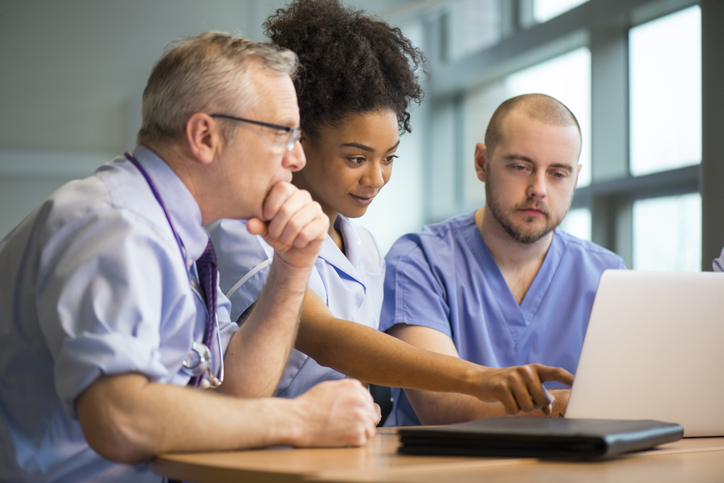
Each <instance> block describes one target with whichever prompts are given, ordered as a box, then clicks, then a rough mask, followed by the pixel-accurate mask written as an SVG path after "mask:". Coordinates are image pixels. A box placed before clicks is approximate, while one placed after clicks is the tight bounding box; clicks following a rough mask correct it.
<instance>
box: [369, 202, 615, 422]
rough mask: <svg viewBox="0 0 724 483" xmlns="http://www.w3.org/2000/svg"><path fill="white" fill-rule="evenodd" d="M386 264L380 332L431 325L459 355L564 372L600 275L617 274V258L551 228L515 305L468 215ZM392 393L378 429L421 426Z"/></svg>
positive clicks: (422, 236)
mask: <svg viewBox="0 0 724 483" xmlns="http://www.w3.org/2000/svg"><path fill="white" fill-rule="evenodd" d="M386 262H387V275H386V278H385V298H384V304H383V308H382V314H381V317H380V330H387V329H389V328H390V327H392V326H393V325H395V324H412V325H420V326H425V327H430V328H433V329H436V330H439V331H440V332H442V333H444V334H445V335H447V336H448V337H450V338H451V339H452V340H453V342H454V344H455V347H456V348H457V351H458V353H459V354H460V357H461V358H463V359H466V360H469V361H472V362H475V363H477V364H482V365H484V366H489V367H506V366H514V365H521V364H529V363H534V362H537V363H540V364H545V365H551V366H559V367H563V368H565V369H567V370H568V371H570V372H572V373H573V372H575V369H576V365H577V364H578V357H579V355H580V351H581V347H582V344H583V337H584V335H585V333H586V328H587V326H588V319H589V316H590V314H591V308H592V306H593V299H594V296H595V294H596V288H597V287H598V280H599V278H600V277H601V274H602V273H603V271H604V270H606V269H624V268H625V265H624V263H623V260H622V259H621V258H620V257H619V256H618V255H616V254H614V253H612V252H610V251H608V250H606V249H604V248H602V247H600V246H598V245H595V244H593V243H591V242H587V241H584V240H579V239H578V238H575V237H573V236H571V235H569V234H567V233H564V232H561V231H558V230H557V231H556V232H555V234H554V236H553V240H552V242H551V245H550V248H549V249H548V253H547V254H546V257H545V259H544V261H543V264H542V265H541V267H540V269H539V271H538V274H537V275H536V277H535V279H534V280H533V283H532V284H531V286H530V288H529V289H528V292H527V293H526V295H525V297H524V298H523V300H522V302H521V304H520V305H518V303H517V301H516V300H515V297H514V296H513V294H512V292H511V291H510V289H509V288H508V285H507V283H506V281H505V279H504V278H503V275H502V273H501V272H500V270H499V269H498V266H497V264H496V263H495V260H494V259H493V257H492V255H491V254H490V251H489V250H488V248H487V246H486V245H485V243H484V242H483V239H482V237H481V236H480V232H479V230H478V228H477V226H476V224H475V219H474V213H470V214H466V215H462V216H458V217H455V218H451V219H449V220H447V221H445V222H443V223H439V224H436V225H429V226H426V227H425V228H424V229H423V231H422V232H421V233H419V234H410V235H405V236H403V237H402V238H400V239H399V240H398V241H397V242H395V244H394V245H393V247H392V249H391V250H390V253H388V255H387V257H386ZM546 386H547V387H550V388H555V387H562V386H561V385H560V384H559V383H548V384H546ZM393 397H394V399H395V403H394V407H393V411H392V414H391V415H390V417H389V418H388V420H387V423H386V424H387V425H390V426H408V425H418V424H420V422H419V420H418V419H417V416H415V413H414V411H413V410H412V407H411V406H410V403H409V401H408V400H407V398H406V396H405V394H404V391H401V390H399V389H394V390H393Z"/></svg>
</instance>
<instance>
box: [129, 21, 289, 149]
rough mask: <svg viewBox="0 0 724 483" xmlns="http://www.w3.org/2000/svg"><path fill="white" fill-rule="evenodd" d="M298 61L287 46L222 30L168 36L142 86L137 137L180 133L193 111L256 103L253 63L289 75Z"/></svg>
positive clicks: (160, 138)
mask: <svg viewBox="0 0 724 483" xmlns="http://www.w3.org/2000/svg"><path fill="white" fill-rule="evenodd" d="M297 66H298V61H297V56H296V54H294V52H292V51H290V50H287V49H283V48H281V47H278V46H276V45H274V44H271V43H269V42H255V41H253V40H249V39H245V38H242V37H239V36H235V35H231V34H227V33H223V32H206V33H203V34H199V35H192V36H190V37H187V38H185V39H182V40H179V41H176V42H172V43H171V44H169V45H168V46H167V47H166V50H165V52H164V55H163V56H162V57H161V59H159V61H158V62H157V63H156V65H155V66H154V68H153V71H151V75H150V76H149V78H148V83H147V84H146V89H145V90H144V91H143V104H142V108H141V110H142V113H143V124H142V126H141V130H140V131H139V132H138V139H139V142H141V141H142V140H144V141H171V140H176V139H179V138H180V137H182V136H183V135H184V133H185V131H186V123H187V122H188V120H189V118H190V117H191V116H192V115H193V114H195V113H197V112H206V113H208V114H211V113H214V112H226V111H229V110H230V111H231V114H234V115H240V113H243V112H244V111H246V110H248V109H251V108H253V107H254V105H255V98H256V95H255V94H256V92H255V89H254V84H253V82H252V79H251V76H250V75H249V74H250V71H252V70H253V69H252V68H253V67H256V68H260V69H261V70H262V71H264V72H265V73H266V74H269V75H273V76H282V75H288V76H290V77H293V76H294V75H295V73H296V71H297ZM226 130H227V131H228V130H230V129H228V128H227V129H226ZM224 135H228V132H226V131H224Z"/></svg>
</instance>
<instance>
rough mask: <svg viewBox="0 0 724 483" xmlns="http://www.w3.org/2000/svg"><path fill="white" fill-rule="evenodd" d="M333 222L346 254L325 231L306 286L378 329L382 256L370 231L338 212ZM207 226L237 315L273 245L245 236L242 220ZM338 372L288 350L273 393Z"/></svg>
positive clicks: (296, 390) (290, 392)
mask: <svg viewBox="0 0 724 483" xmlns="http://www.w3.org/2000/svg"><path fill="white" fill-rule="evenodd" d="M335 224H336V228H337V229H338V230H339V231H340V233H341V234H342V239H343V240H344V247H345V252H346V256H345V253H342V252H341V251H340V249H339V248H338V247H337V245H335V243H334V242H333V241H332V238H331V237H329V235H327V239H326V240H325V241H324V243H323V245H322V248H321V249H320V252H319V258H318V259H317V261H316V263H315V265H314V270H312V273H311V276H310V278H309V287H310V288H311V289H312V290H314V292H315V293H316V294H317V295H319V297H320V298H321V299H322V301H324V303H326V304H327V307H329V309H330V311H331V312H332V314H333V315H334V316H335V317H337V318H341V319H345V320H350V321H352V322H357V323H359V324H363V325H366V326H368V327H373V328H377V326H378V323H379V317H380V308H381V305H382V291H383V283H384V276H385V262H384V258H383V257H382V254H381V253H380V249H379V247H378V246H377V243H376V242H375V240H374V238H373V237H372V235H371V234H370V233H369V231H367V230H366V229H364V228H362V227H361V226H359V225H356V224H354V223H352V222H351V221H350V220H349V219H347V218H345V217H344V216H342V215H339V216H338V217H337V220H336V222H335ZM208 229H209V233H210V234H211V240H212V241H213V243H214V247H216V254H217V257H218V260H219V273H220V277H219V278H220V284H221V288H222V290H223V291H224V292H225V293H226V295H227V296H228V297H229V299H231V317H232V320H238V318H239V317H240V316H241V315H242V314H243V313H244V312H245V311H246V309H247V308H249V306H250V305H251V304H252V303H254V301H255V300H256V299H257V297H258V296H259V292H260V291H261V289H262V288H263V286H264V283H265V282H266V279H267V277H268V275H269V265H270V264H271V259H272V257H273V256H274V250H273V249H272V248H271V247H270V246H269V245H268V244H267V243H266V242H264V240H263V239H262V238H261V237H259V236H254V235H250V234H249V232H248V231H247V230H246V223H245V222H242V221H237V220H222V221H220V222H215V223H212V224H211V225H209V226H208ZM343 377H344V375H342V374H340V373H339V372H337V371H335V370H333V369H330V368H328V367H324V366H320V365H319V364H317V363H316V362H315V361H314V359H312V358H310V357H309V356H307V355H306V354H304V353H302V352H299V351H297V350H293V351H292V353H291V355H290V357H289V361H288V363H287V366H286V368H285V369H284V373H283V374H282V378H281V380H280V382H279V385H278V387H277V393H276V394H277V396H281V397H289V398H291V397H296V396H298V395H300V394H302V393H304V392H305V391H307V390H308V389H309V388H310V387H312V386H313V385H315V384H317V383H319V382H322V381H328V380H333V379H341V378H343Z"/></svg>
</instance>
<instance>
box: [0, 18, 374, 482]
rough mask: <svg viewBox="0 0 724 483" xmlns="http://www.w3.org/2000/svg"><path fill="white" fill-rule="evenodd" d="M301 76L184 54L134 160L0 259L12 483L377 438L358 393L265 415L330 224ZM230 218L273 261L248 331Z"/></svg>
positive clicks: (247, 58)
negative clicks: (223, 243) (310, 172)
mask: <svg viewBox="0 0 724 483" xmlns="http://www.w3.org/2000/svg"><path fill="white" fill-rule="evenodd" d="M295 69H296V58H295V56H294V54H293V53H291V52H289V51H285V50H282V49H279V48H277V47H274V46H271V45H269V44H261V43H256V42H252V41H249V40H245V39H242V38H239V37H235V36H231V35H227V34H222V33H214V32H210V33H207V34H203V35H199V36H194V37H191V38H189V39H186V40H185V41H182V42H179V43H177V44H175V45H174V46H172V48H171V49H170V50H168V51H167V52H166V53H165V54H164V56H163V57H162V58H161V60H160V61H159V62H158V63H157V64H156V66H155V67H154V69H153V72H152V73H151V76H150V78H149V81H148V84H147V87H146V90H145V91H144V96H143V126H142V128H141V130H140V132H139V135H138V140H139V145H138V146H137V147H136V148H135V150H134V151H133V152H132V153H126V155H125V156H123V157H119V158H117V159H115V160H113V161H112V162H110V163H108V164H106V165H104V166H101V167H100V168H99V169H98V170H97V171H96V172H95V173H94V174H93V175H92V176H90V177H88V178H86V179H84V180H79V181H74V182H71V183H69V184H67V185H65V186H63V187H62V188H61V189H60V190H58V191H57V192H56V193H54V194H53V195H51V197H50V198H48V199H47V200H46V201H45V202H44V203H43V204H42V205H41V206H40V207H39V208H38V209H37V210H35V211H34V212H33V213H32V214H30V215H29V216H28V217H27V218H26V219H25V220H24V221H23V222H22V223H21V224H20V225H18V226H17V227H16V228H15V229H14V230H13V231H12V232H11V233H10V234H9V235H8V236H7V237H5V239H4V240H2V242H0V270H1V271H2V274H3V277H4V280H5V283H4V284H3V287H4V288H3V290H2V291H0V319H1V320H2V321H3V324H2V325H1V326H0V388H1V389H0V480H2V481H61V480H62V481H134V482H135V481H160V480H161V478H160V477H157V476H155V475H153V474H152V473H150V472H149V471H148V470H147V467H146V466H145V465H144V462H145V461H147V460H149V459H150V458H152V457H153V456H154V455H156V454H159V453H164V452H170V451H200V450H205V451H212V450H224V449H234V448H247V447H259V446H266V445H271V444H288V445H296V446H328V445H358V444H362V443H364V442H366V441H367V439H368V438H370V437H371V436H372V435H373V434H374V427H375V424H376V423H377V420H378V419H379V413H378V411H377V409H376V407H375V406H374V404H373V402H372V399H371V397H370V396H369V394H367V393H366V392H365V390H364V388H363V387H362V386H361V384H359V383H358V382H356V381H351V380H346V381H339V382H334V383H327V384H323V385H320V386H317V387H315V388H313V389H312V390H310V391H309V392H307V393H306V394H304V395H302V396H300V397H299V398H297V399H293V400H284V399H271V398H268V397H266V396H271V395H272V393H273V391H274V388H275V387H276V384H277V382H278V380H279V377H280V375H281V371H282V369H283V367H284V364H285V361H286V359H287V356H288V354H289V351H290V349H291V346H292V343H293V340H294V336H295V333H296V328H297V323H298V314H299V310H300V306H301V302H302V298H303V296H304V293H305V290H306V284H307V279H308V277H309V273H310V270H311V268H312V266H313V264H314V261H315V259H316V256H317V252H318V250H319V248H320V245H321V243H322V241H323V240H324V237H325V236H326V233H327V228H328V223H329V222H328V220H327V218H326V216H325V215H324V214H323V213H322V210H321V208H320V207H319V205H317V204H316V203H314V202H313V201H312V200H311V198H310V196H309V194H308V193H306V192H304V191H301V190H298V189H297V188H295V187H294V186H293V185H292V184H291V183H290V181H291V178H292V172H294V171H297V170H299V169H301V168H302V167H303V166H304V164H305V159H304V154H303V152H302V149H301V147H300V145H299V143H298V142H297V141H298V140H299V128H298V127H297V126H298V123H299V112H298V108H297V100H296V94H295V91H294V86H293V84H292V80H291V76H292V75H293V74H294V71H295ZM222 109H223V111H224V112H225V114H218V113H219V112H221V111H222ZM227 112H228V114H226V113H227ZM232 114H233V115H232ZM237 114H238V115H239V117H236V115H237ZM237 121H241V122H237ZM220 218H240V219H247V220H248V229H249V231H250V232H252V233H254V234H258V235H261V236H263V237H264V239H265V240H266V241H267V242H268V243H269V244H270V245H271V246H273V247H274V249H275V257H274V261H273V263H272V268H271V271H270V275H269V281H268V283H267V285H266V288H265V289H264V291H263V293H262V295H261V296H260V298H259V303H257V304H256V307H255V309H254V311H253V312H252V313H251V314H250V315H249V317H248V318H247V319H246V321H245V323H244V324H243V326H242V327H241V328H240V327H238V326H237V325H236V324H235V323H234V322H232V321H230V320H229V302H228V300H227V299H226V297H225V296H224V295H223V293H221V292H220V291H219V289H218V283H217V281H216V278H217V271H216V258H215V254H214V250H213V246H212V245H211V242H210V241H209V239H208V234H207V233H206V231H205V230H204V228H203V225H204V224H206V223H209V222H211V221H214V220H217V219H220ZM208 387H212V388H214V390H206V391H204V390H202V389H203V388H208ZM232 396H237V397H232ZM239 396H240V397H239Z"/></svg>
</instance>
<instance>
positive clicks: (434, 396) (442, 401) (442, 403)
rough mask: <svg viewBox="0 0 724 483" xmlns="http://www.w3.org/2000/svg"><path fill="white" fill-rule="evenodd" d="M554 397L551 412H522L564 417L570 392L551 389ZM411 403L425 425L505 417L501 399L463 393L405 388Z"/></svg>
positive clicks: (540, 415) (533, 414) (528, 414)
mask: <svg viewBox="0 0 724 483" xmlns="http://www.w3.org/2000/svg"><path fill="white" fill-rule="evenodd" d="M549 393H550V394H551V396H553V397H554V398H555V400H554V403H553V410H552V412H551V414H550V415H549V414H545V413H543V411H541V410H535V411H532V412H529V413H519V414H518V416H524V417H562V416H563V414H564V413H565V409H566V405H567V403H568V394H569V391H568V390H565V389H559V390H551V391H549ZM405 395H406V396H407V399H408V400H409V401H410V405H411V406H412V408H413V409H414V410H415V414H416V415H417V417H418V419H419V420H420V423H422V424H425V425H433V424H452V423H459V422H463V421H471V420H474V419H482V418H492V417H502V416H506V415H507V414H506V411H505V408H504V406H503V404H502V403H500V402H485V401H481V400H479V399H476V398H474V397H470V396H467V395H464V394H444V393H438V392H429V391H418V390H409V389H406V390H405Z"/></svg>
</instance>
